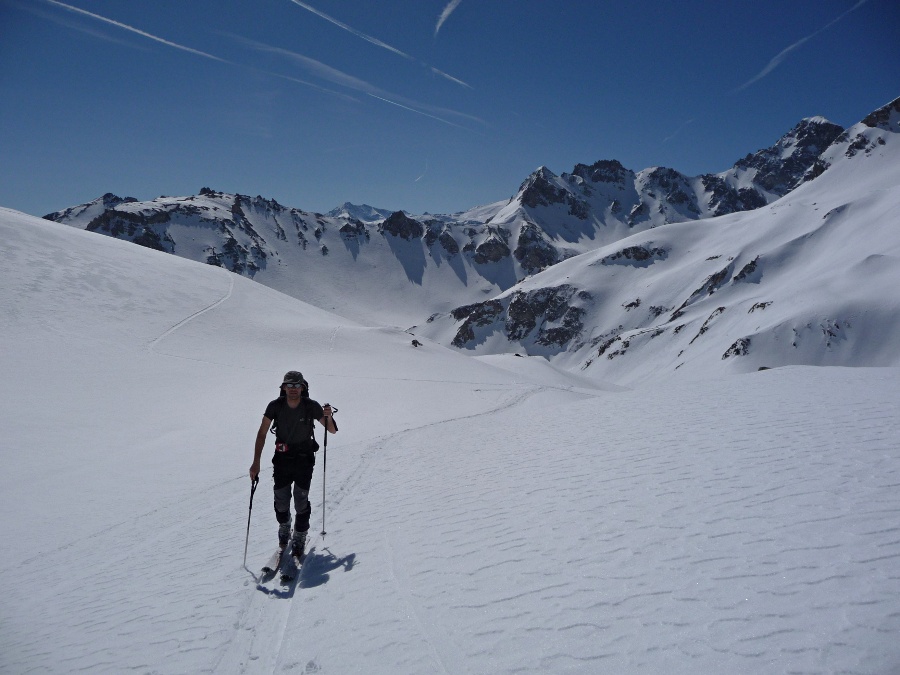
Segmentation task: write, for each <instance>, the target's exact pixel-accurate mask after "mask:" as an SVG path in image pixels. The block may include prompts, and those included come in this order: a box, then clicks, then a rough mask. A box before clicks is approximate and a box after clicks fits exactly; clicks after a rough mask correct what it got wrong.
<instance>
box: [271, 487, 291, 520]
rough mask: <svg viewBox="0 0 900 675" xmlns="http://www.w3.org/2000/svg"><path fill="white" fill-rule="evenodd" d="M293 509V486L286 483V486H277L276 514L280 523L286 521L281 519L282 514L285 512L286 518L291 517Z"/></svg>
mask: <svg viewBox="0 0 900 675" xmlns="http://www.w3.org/2000/svg"><path fill="white" fill-rule="evenodd" d="M290 510H291V486H290V485H285V486H284V487H281V488H277V489H276V490H275V515H276V517H277V518H278V522H279V523H283V522H285V521H284V520H282V519H281V514H284V518H285V520H287V519H288V518H289V517H290Z"/></svg>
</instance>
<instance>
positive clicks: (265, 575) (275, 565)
mask: <svg viewBox="0 0 900 675" xmlns="http://www.w3.org/2000/svg"><path fill="white" fill-rule="evenodd" d="M284 551H285V549H283V548H279V549H278V550H277V551H275V553H273V554H272V557H271V558H269V562H267V563H266V564H265V565H263V568H262V575H261V578H262V579H263V580H264V581H265V580H266V579H271V578H272V577H274V576H275V572H277V571H278V570H279V569H280V568H281V559H282V557H283V556H284Z"/></svg>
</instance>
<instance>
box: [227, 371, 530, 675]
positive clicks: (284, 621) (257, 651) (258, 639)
mask: <svg viewBox="0 0 900 675" xmlns="http://www.w3.org/2000/svg"><path fill="white" fill-rule="evenodd" d="M544 389H545V388H544V387H531V388H530V389H528V390H527V391H524V392H521V393H519V394H518V395H516V396H515V397H514V398H513V399H512V400H511V401H508V402H506V403H504V404H502V405H501V406H499V407H497V408H496V409H493V410H489V411H486V412H480V413H476V414H474V415H466V416H463V417H457V418H453V419H450V420H444V421H441V422H433V423H429V424H427V425H424V426H423V427H419V428H414V429H406V430H402V431H400V432H397V433H394V434H391V435H389V436H387V437H384V438H378V439H375V440H374V441H371V442H369V443H367V445H366V448H365V449H364V450H363V451H362V452H361V453H360V455H359V459H358V460H357V464H356V466H355V468H354V469H352V470H351V471H349V472H348V474H347V476H346V477H345V478H344V479H343V480H342V482H341V483H340V484H338V485H336V486H335V487H333V488H332V490H333V493H332V492H329V494H330V495H331V496H330V497H329V498H328V499H327V503H326V508H327V509H328V513H329V514H331V515H332V516H333V517H335V518H339V517H340V514H341V509H340V506H341V503H342V501H343V500H344V498H345V497H346V496H347V495H349V494H352V493H353V492H354V491H355V489H356V488H357V486H358V485H359V483H360V482H361V481H363V480H364V479H365V478H366V476H367V472H368V470H369V468H370V465H371V464H372V463H373V462H374V461H375V460H377V459H378V458H379V457H380V456H381V454H382V453H383V452H384V451H385V449H386V448H388V447H390V446H391V445H393V444H394V443H396V442H397V439H399V438H400V437H402V436H403V435H405V434H408V433H412V432H415V431H418V430H419V429H421V428H429V427H435V426H440V425H442V424H444V423H446V422H452V421H462V420H466V419H472V418H476V417H481V416H484V415H491V414H495V413H497V412H500V411H503V410H506V409H508V408H511V407H514V406H516V405H519V404H521V403H522V402H524V401H525V400H527V399H528V398H530V397H531V396H533V395H534V394H536V393H538V392H540V391H543V390H544ZM319 475H320V474H319V473H318V471H317V473H316V476H314V480H315V478H317V477H318V476H319ZM319 506H320V505H319ZM316 510H317V507H316V505H315V504H314V511H313V513H314V517H315V515H316V513H315V511H316ZM318 515H319V516H321V514H318ZM315 527H316V524H315V521H314V520H313V521H312V522H311V523H310V532H311V533H312V532H313V531H314V529H313V528H315ZM326 537H327V535H326ZM322 543H323V538H322V537H321V535H317V536H315V537H314V538H312V539H311V543H310V544H308V549H309V551H308V558H309V560H308V562H307V563H305V564H304V567H303V570H302V571H303V574H301V576H300V578H299V579H298V580H297V581H296V582H295V584H294V586H293V587H292V588H291V591H290V592H288V591H284V590H283V589H282V590H275V591H274V592H273V591H272V590H271V589H270V588H266V590H265V593H256V594H253V595H250V596H249V597H248V598H247V601H246V603H245V605H244V606H243V608H242V609H241V616H240V618H239V619H238V620H237V621H236V622H235V624H234V627H235V633H234V634H233V635H232V636H231V637H230V638H229V639H228V648H227V649H226V650H225V651H224V652H223V653H222V654H221V656H220V658H219V659H218V661H217V663H216V665H215V667H214V668H213V669H212V672H229V668H234V670H233V671H232V672H235V673H248V672H280V671H281V670H290V669H291V668H292V667H293V666H290V667H287V666H285V664H284V663H283V661H284V658H285V657H284V656H283V652H284V650H285V647H286V645H287V641H286V640H285V634H286V633H287V632H288V630H289V628H290V619H291V615H292V614H293V612H294V606H295V603H296V602H299V600H298V598H297V597H296V592H297V590H298V588H299V587H302V585H303V582H304V577H306V576H307V575H308V570H309V569H310V567H315V565H316V562H315V561H316V559H317V554H316V548H317V546H319V545H321V544H322ZM268 586H271V584H269V585H268ZM272 600H289V602H281V603H280V604H278V605H277V606H274V607H273V606H272V604H271V602H270V601H272ZM410 607H412V605H410ZM429 644H431V642H430V641H429ZM431 648H432V652H433V654H434V656H435V659H436V662H437V663H438V664H440V666H441V668H442V670H443V671H444V672H452V671H447V669H446V668H444V667H443V661H442V660H441V658H440V656H439V653H438V650H437V649H436V648H434V646H433V645H432V647H431ZM291 663H292V664H294V665H296V662H295V661H293V660H292V661H291ZM229 664H240V666H239V668H238V667H236V666H234V665H229ZM288 665H290V664H288Z"/></svg>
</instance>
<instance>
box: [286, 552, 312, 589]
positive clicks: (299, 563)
mask: <svg viewBox="0 0 900 675" xmlns="http://www.w3.org/2000/svg"><path fill="white" fill-rule="evenodd" d="M305 559H306V556H305V555H302V556H299V557H298V556H295V555H293V554H291V555H290V556H288V558H287V559H286V560H285V562H284V568H282V570H281V583H283V584H289V583H291V582H292V581H293V580H294V579H296V578H297V577H298V576H299V574H300V570H301V569H302V568H303V561H304V560H305Z"/></svg>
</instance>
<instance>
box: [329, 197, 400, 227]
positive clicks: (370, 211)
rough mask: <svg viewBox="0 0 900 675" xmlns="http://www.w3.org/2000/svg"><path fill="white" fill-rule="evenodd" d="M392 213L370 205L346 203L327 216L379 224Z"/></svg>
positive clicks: (332, 210)
mask: <svg viewBox="0 0 900 675" xmlns="http://www.w3.org/2000/svg"><path fill="white" fill-rule="evenodd" d="M392 213H393V211H390V210H388V209H377V208H375V207H374V206H369V205H368V204H351V203H350V202H344V203H343V204H341V205H340V206H338V207H337V208H334V209H331V211H329V212H328V213H326V214H325V215H326V216H329V217H331V218H347V219H348V220H349V219H354V220H359V221H362V222H363V223H378V222H381V221H382V220H384V219H385V218H388V217H389V216H390V215H391V214H392Z"/></svg>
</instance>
